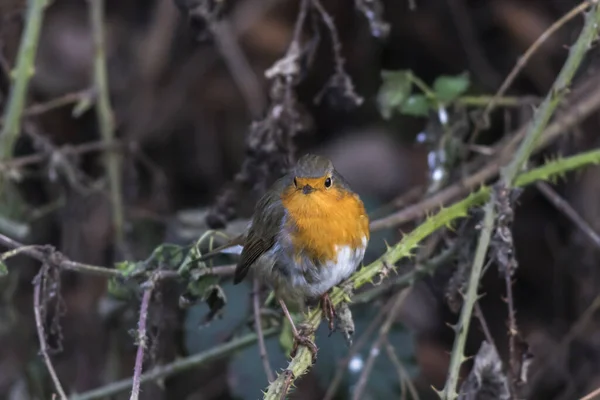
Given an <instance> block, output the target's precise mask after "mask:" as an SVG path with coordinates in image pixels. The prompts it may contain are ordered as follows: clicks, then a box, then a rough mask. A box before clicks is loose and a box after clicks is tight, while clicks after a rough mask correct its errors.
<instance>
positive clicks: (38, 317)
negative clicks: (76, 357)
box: [33, 265, 67, 400]
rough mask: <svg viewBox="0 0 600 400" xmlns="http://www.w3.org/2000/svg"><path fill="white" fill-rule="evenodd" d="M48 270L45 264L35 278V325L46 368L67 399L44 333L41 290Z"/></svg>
mask: <svg viewBox="0 0 600 400" xmlns="http://www.w3.org/2000/svg"><path fill="white" fill-rule="evenodd" d="M47 271H48V266H47V265H43V266H42V268H41V269H40V272H38V274H37V275H36V277H35V278H34V280H33V285H34V286H33V312H34V315H35V326H36V328H37V333H38V338H39V341H40V352H41V353H42V357H43V358H44V363H45V364H46V368H48V372H49V373H50V376H51V377H52V382H54V387H55V388H56V391H57V392H58V395H59V396H60V398H61V400H67V395H66V394H65V391H64V389H63V388H62V385H61V384H60V381H59V380H58V376H57V375H56V371H55V370H54V366H53V365H52V361H51V360H50V356H49V355H48V343H46V334H45V333H44V321H42V309H41V307H42V305H41V301H40V298H41V291H42V281H43V280H44V279H45V275H46V272H47Z"/></svg>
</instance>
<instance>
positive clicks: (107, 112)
mask: <svg viewBox="0 0 600 400" xmlns="http://www.w3.org/2000/svg"><path fill="white" fill-rule="evenodd" d="M88 2H89V7H90V10H89V16H90V25H91V27H92V36H93V40H94V85H95V90H96V91H97V99H96V102H95V107H96V114H97V116H98V124H99V127H100V134H101V136H102V140H103V141H104V142H105V143H107V144H109V143H113V142H114V141H115V123H114V116H113V113H112V108H111V104H110V92H109V87H108V72H107V70H106V48H105V42H104V38H105V35H104V0H88ZM104 157H105V166H106V171H107V174H108V181H109V186H110V201H111V206H112V207H111V208H112V219H113V229H114V232H115V237H116V243H117V246H118V247H119V249H120V250H124V234H123V224H124V222H123V221H124V217H123V215H124V213H123V193H122V188H121V173H120V171H121V160H120V155H119V154H118V153H117V152H114V151H108V152H107V153H106V154H105V155H104Z"/></svg>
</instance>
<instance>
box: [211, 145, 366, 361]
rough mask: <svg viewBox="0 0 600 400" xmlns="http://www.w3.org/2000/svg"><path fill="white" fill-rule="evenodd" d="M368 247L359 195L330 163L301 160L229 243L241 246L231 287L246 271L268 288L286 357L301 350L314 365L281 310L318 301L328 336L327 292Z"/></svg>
mask: <svg viewBox="0 0 600 400" xmlns="http://www.w3.org/2000/svg"><path fill="white" fill-rule="evenodd" d="M369 239H370V232H369V218H368V215H367V212H366V210H365V207H364V204H363V202H362V200H361V199H360V197H359V195H358V194H356V193H355V192H353V191H352V189H351V187H350V185H349V183H348V182H347V181H346V180H345V179H344V177H343V176H342V175H341V174H340V173H339V172H338V171H337V170H336V169H335V167H334V165H333V163H332V162H331V160H329V159H328V158H326V157H324V156H320V155H316V154H305V155H303V156H302V157H300V158H299V159H298V161H297V162H296V164H295V165H294V166H293V168H292V169H291V170H290V171H289V172H288V173H287V174H285V175H284V176H282V177H281V178H279V179H278V180H277V181H276V182H275V183H273V185H272V186H271V187H270V188H269V189H268V190H267V191H266V192H265V193H264V195H263V196H262V197H261V198H260V199H259V200H258V202H257V203H256V205H255V208H254V214H253V216H252V218H251V221H250V224H249V226H248V228H247V230H246V232H245V233H244V234H242V235H240V236H239V237H238V238H237V239H234V240H233V241H232V242H231V245H233V244H238V245H241V246H242V249H241V254H240V258H239V261H238V263H237V265H236V268H235V272H234V278H233V283H234V285H237V284H239V283H240V282H242V281H243V280H244V278H245V277H246V276H247V274H248V272H249V271H251V270H252V271H253V274H255V276H257V277H259V279H262V281H263V282H265V283H267V284H268V285H269V286H270V287H271V288H272V289H273V291H274V294H275V298H276V299H277V300H278V302H279V304H280V306H281V308H282V310H283V312H284V314H285V317H286V318H287V319H288V320H289V322H290V324H291V328H292V334H293V336H294V346H293V349H292V352H291V355H292V356H294V354H295V353H296V350H297V348H298V346H299V345H303V346H305V347H307V348H308V349H309V351H310V352H311V355H312V357H313V362H314V360H315V359H316V353H317V348H316V346H315V344H314V343H313V342H312V341H311V340H310V338H309V337H308V335H305V334H301V333H300V332H299V330H298V329H297V328H296V326H295V324H294V321H293V320H292V317H291V315H290V312H289V310H288V307H287V304H290V305H294V306H296V307H300V308H301V309H303V308H304V307H305V305H306V304H307V302H308V301H314V300H317V299H320V301H321V307H322V309H323V313H324V316H325V317H326V318H327V319H328V321H329V329H330V334H331V332H332V331H333V320H334V318H335V309H334V307H333V304H332V302H331V300H330V298H329V291H330V290H331V289H332V288H333V287H334V286H336V285H338V284H340V283H342V282H343V281H345V280H346V279H348V278H349V277H350V276H351V275H352V274H353V273H354V272H355V271H356V270H357V269H358V267H359V266H360V264H361V262H362V261H363V258H364V255H365V250H366V248H367V245H368V242H369ZM221 247H226V246H221ZM203 258H204V257H203Z"/></svg>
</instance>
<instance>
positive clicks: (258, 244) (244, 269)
mask: <svg viewBox="0 0 600 400" xmlns="http://www.w3.org/2000/svg"><path fill="white" fill-rule="evenodd" d="M274 244H275V236H272V237H270V238H266V239H263V238H259V237H256V236H254V235H252V237H250V236H249V237H248V240H247V241H246V244H245V245H244V250H242V255H241V258H240V262H239V263H238V265H237V267H236V268H235V274H234V277H233V284H234V285H237V284H238V283H240V282H241V281H242V280H243V279H244V278H245V277H246V275H247V274H248V271H249V270H250V267H251V266H252V264H254V262H255V261H256V260H257V259H258V258H259V257H260V256H261V255H263V254H264V253H265V252H266V251H268V250H269V249H270V248H271V247H273V245H274Z"/></svg>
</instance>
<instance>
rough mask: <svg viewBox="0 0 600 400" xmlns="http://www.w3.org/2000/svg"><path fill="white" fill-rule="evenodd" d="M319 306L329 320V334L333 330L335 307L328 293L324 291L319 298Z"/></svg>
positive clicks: (335, 314)
mask: <svg viewBox="0 0 600 400" xmlns="http://www.w3.org/2000/svg"><path fill="white" fill-rule="evenodd" d="M321 307H322V309H323V315H324V316H325V318H327V321H328V322H329V336H331V335H332V334H333V332H335V324H334V322H335V319H336V318H337V313H336V312H335V308H334V307H333V303H332V302H331V299H330V298H329V294H328V293H325V294H324V295H323V297H322V298H321Z"/></svg>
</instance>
